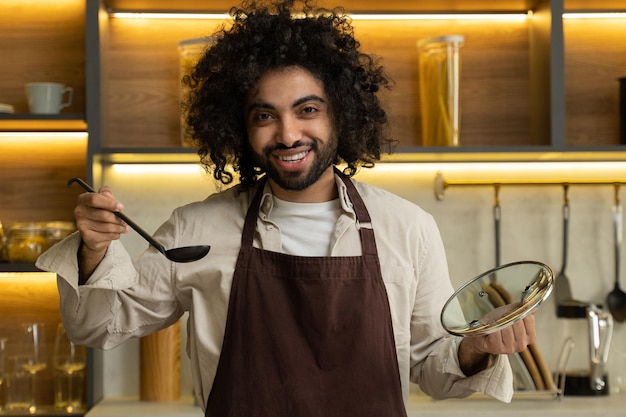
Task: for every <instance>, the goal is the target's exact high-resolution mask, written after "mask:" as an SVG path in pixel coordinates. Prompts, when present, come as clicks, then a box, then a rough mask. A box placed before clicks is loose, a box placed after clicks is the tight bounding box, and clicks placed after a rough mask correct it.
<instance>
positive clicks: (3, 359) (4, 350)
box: [0, 337, 7, 411]
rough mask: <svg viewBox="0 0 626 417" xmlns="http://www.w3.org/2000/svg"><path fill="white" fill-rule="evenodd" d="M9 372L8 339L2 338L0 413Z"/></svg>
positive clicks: (0, 353) (0, 341) (0, 351)
mask: <svg viewBox="0 0 626 417" xmlns="http://www.w3.org/2000/svg"><path fill="white" fill-rule="evenodd" d="M6 371H7V339H6V338H3V337H1V338H0V411H1V410H2V409H3V405H4V402H3V401H1V400H2V399H3V398H4V395H3V393H4V389H3V385H4V384H5V382H4V381H5V375H6Z"/></svg>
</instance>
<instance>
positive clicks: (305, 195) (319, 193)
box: [268, 166, 338, 203]
mask: <svg viewBox="0 0 626 417" xmlns="http://www.w3.org/2000/svg"><path fill="white" fill-rule="evenodd" d="M268 182H269V184H270V188H271V189H272V193H274V195H275V196H276V197H278V198H280V199H281V200H285V201H291V202H293V203H322V202H324V201H330V200H333V199H335V198H337V196H338V193H337V184H336V183H335V173H334V169H333V167H332V166H331V167H329V168H328V169H327V170H326V171H324V173H323V174H322V175H321V176H320V178H319V179H318V180H317V181H316V182H315V183H313V184H311V185H310V186H308V187H307V188H305V189H304V190H299V191H295V190H286V189H284V188H281V187H280V186H279V185H278V184H276V183H275V182H274V181H272V179H268Z"/></svg>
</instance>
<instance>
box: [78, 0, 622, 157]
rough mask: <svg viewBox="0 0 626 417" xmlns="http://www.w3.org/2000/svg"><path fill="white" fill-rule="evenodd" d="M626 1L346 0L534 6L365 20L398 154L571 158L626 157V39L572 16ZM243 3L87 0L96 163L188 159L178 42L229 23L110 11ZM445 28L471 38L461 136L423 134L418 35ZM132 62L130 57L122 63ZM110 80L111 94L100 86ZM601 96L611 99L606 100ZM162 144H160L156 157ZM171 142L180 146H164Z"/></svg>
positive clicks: (371, 5) (396, 8)
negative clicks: (432, 144) (382, 73)
mask: <svg viewBox="0 0 626 417" xmlns="http://www.w3.org/2000/svg"><path fill="white" fill-rule="evenodd" d="M622 3H623V2H618V1H604V0H603V1H593V2H587V1H582V0H579V1H568V0H552V1H549V2H543V1H515V0H510V1H506V0H502V1H482V2H476V1H471V0H467V1H420V2H406V1H400V0H392V1H389V2H384V4H381V3H380V2H376V1H373V0H368V1H356V0H347V1H343V2H341V3H340V4H342V5H343V6H344V7H345V9H346V10H347V11H348V12H349V13H353V14H358V13H391V14H399V13H400V14H416V13H417V14H419V13H421V14H432V13H443V14H446V13H468V14H474V13H527V12H529V11H531V12H532V13H529V15H528V18H527V19H526V20H522V21H515V22H513V21H497V20H496V21H493V20H478V21H473V20H458V19H446V18H445V16H443V18H442V19H439V20H401V21H395V20H394V21H392V20H358V21H357V20H356V19H355V21H354V26H355V31H356V36H357V37H358V38H359V39H360V40H361V44H362V49H363V50H364V51H366V52H371V53H374V54H375V55H377V56H379V57H381V58H382V59H383V63H384V65H385V67H386V69H387V71H388V73H389V74H390V75H391V77H392V78H393V79H394V81H395V87H394V89H393V90H392V91H391V92H390V93H387V95H385V96H384V100H385V102H386V103H388V112H389V116H390V120H391V126H392V136H393V137H394V138H395V139H397V141H398V147H397V149H396V152H397V156H395V157H392V159H394V160H413V161H420V160H429V159H433V158H434V159H443V160H447V159H452V160H457V159H463V158H466V159H467V160H469V161H472V160H483V159H488V157H485V156H484V155H485V154H489V155H499V157H500V158H501V159H502V160H507V159H512V160H518V159H519V156H517V155H518V154H524V155H527V156H530V157H531V158H534V157H536V156H537V155H539V156H544V157H545V156H546V155H555V154H558V155H561V156H560V157H561V158H563V159H565V160H569V159H575V160H584V159H585V158H590V159H594V158H596V157H594V156H590V152H596V151H602V154H603V155H604V156H605V157H607V158H609V159H611V160H615V159H620V160H621V159H623V157H624V153H623V151H624V149H623V147H622V146H621V144H620V143H619V138H618V136H619V135H618V128H617V127H618V109H617V93H618V88H617V85H612V84H613V83H614V80H615V79H616V78H617V77H618V76H619V75H620V72H621V71H624V73H625V74H623V75H626V58H624V56H626V54H625V53H624V52H626V42H624V41H623V37H620V36H618V34H617V33H615V30H613V31H612V32H611V31H610V29H607V30H606V33H604V32H603V33H604V36H600V37H590V38H589V39H587V41H586V43H585V44H584V45H583V46H579V45H578V44H579V42H578V41H579V38H585V37H586V36H587V32H588V31H585V30H584V28H583V29H582V30H581V29H580V28H579V27H581V26H584V23H580V22H581V21H578V20H566V21H564V19H562V15H563V13H564V12H566V11H568V12H581V11H587V12H600V11H617V12H623V11H625V10H626V6H625V5H624V4H622ZM232 4H233V3H232V2H228V1H226V0H218V1H213V2H211V3H210V4H209V5H207V3H206V2H200V1H194V0H185V1H183V2H179V3H177V4H176V7H175V10H172V6H171V4H170V3H168V2H166V1H160V0H144V1H140V0H135V1H120V0H109V1H106V0H90V1H88V4H87V5H88V7H87V20H88V22H89V24H88V30H87V38H88V40H87V42H88V44H93V45H95V46H96V47H94V48H90V49H89V50H88V53H90V52H89V51H91V54H92V55H90V56H88V62H91V63H92V67H91V70H89V68H88V72H87V78H88V84H89V85H95V86H97V88H98V89H99V90H97V91H95V94H92V98H93V100H90V101H88V109H89V111H88V114H89V115H90V117H91V120H88V124H89V126H90V129H89V131H90V143H89V152H88V153H89V158H90V161H89V165H90V166H91V165H92V163H93V162H96V163H104V164H106V163H109V162H110V161H112V160H119V159H120V154H123V153H125V152H128V153H130V154H132V155H133V161H135V162H137V163H141V162H142V161H144V160H146V161H152V162H154V161H164V163H168V162H167V161H168V159H169V160H174V161H178V160H180V159H181V158H179V156H180V155H181V154H184V155H185V158H183V159H184V160H187V159H186V158H187V156H188V155H189V153H188V151H183V152H182V153H181V151H180V147H181V145H180V122H179V118H178V112H179V107H178V102H179V91H178V88H179V85H178V52H177V44H178V42H179V41H180V40H183V39H189V38H193V37H199V36H206V35H208V34H210V33H211V32H212V31H213V30H214V29H215V28H216V27H217V26H218V25H219V24H220V23H221V21H219V20H195V19H191V20H185V21H184V23H185V24H184V25H182V24H181V20H180V19H128V20H127V19H117V18H114V17H111V13H112V12H113V11H118V12H119V11H126V12H148V11H149V12H157V13H164V12H177V11H178V12H183V11H184V12H192V13H194V12H213V13H225V12H226V11H227V10H228V9H229V8H230V7H231V6H232ZM321 4H322V5H327V6H334V5H335V3H334V2H328V1H323V2H321ZM591 21H593V19H591V20H588V21H587V22H591ZM609 21H611V22H612V23H611V25H613V26H611V25H609V27H613V28H614V26H615V25H618V26H619V25H621V27H624V26H625V25H626V19H622V20H619V19H614V20H603V22H605V23H606V22H609ZM587 24H590V23H587ZM595 24H596V25H598V23H597V21H596V23H595ZM603 24H604V23H603ZM442 33H460V34H463V35H464V36H465V39H466V42H465V45H464V47H463V49H462V51H461V56H462V79H461V89H462V91H461V113H462V116H461V147H459V148H425V147H422V146H421V116H420V109H419V91H418V73H417V68H418V65H417V48H416V47H415V45H416V42H417V40H419V39H422V38H426V37H430V36H435V35H440V34H442ZM157 34H158V35H159V36H157ZM607 39H608V41H607ZM601 57H607V60H606V61H602V60H601V59H600V58H601ZM121 62H124V65H119V64H120V63H121ZM598 62H599V63H598ZM595 63H597V64H595ZM594 65H595V67H596V68H598V67H601V71H599V72H600V75H601V76H599V77H596V79H595V80H593V81H592V82H589V81H588V79H589V67H592V68H593V67H594ZM591 72H593V70H591ZM102 91H107V94H100V93H101V92H102ZM598 102H601V103H603V104H604V105H602V106H598V105H597V103H598ZM581 114H584V115H585V117H584V118H583V117H580V115H581ZM581 126H593V128H592V129H595V130H593V132H590V131H589V129H587V128H586V127H585V128H584V129H583V128H582V127H581ZM594 132H595V134H594ZM142 149H145V151H143V150H142ZM155 149H158V150H159V151H158V152H157V153H158V154H160V155H161V157H159V158H156V159H155V152H154V151H155ZM168 153H171V154H172V155H174V156H173V157H171V156H168V157H165V155H167V154H168ZM144 154H145V155H144ZM531 155H532V156H531ZM94 157H95V159H94ZM552 157H553V156H550V158H552Z"/></svg>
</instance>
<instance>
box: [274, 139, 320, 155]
mask: <svg viewBox="0 0 626 417" xmlns="http://www.w3.org/2000/svg"><path fill="white" fill-rule="evenodd" d="M301 146H308V147H310V148H311V149H313V150H317V148H318V146H317V142H315V141H311V142H305V141H303V140H297V141H295V142H294V143H293V144H292V145H291V146H287V145H285V144H284V143H279V144H276V145H267V146H266V147H264V148H263V152H264V153H265V154H269V153H272V152H274V151H278V150H280V151H284V150H288V149H295V148H299V147H301Z"/></svg>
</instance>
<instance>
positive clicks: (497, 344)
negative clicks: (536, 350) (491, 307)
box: [484, 314, 536, 354]
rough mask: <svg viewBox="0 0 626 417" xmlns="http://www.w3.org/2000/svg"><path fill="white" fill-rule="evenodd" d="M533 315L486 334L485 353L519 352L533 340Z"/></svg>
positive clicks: (534, 333)
mask: <svg viewBox="0 0 626 417" xmlns="http://www.w3.org/2000/svg"><path fill="white" fill-rule="evenodd" d="M535 337H536V330H535V316H534V315H533V314H531V315H529V316H527V317H525V318H524V319H523V320H520V321H518V322H517V323H515V324H513V325H511V326H509V327H506V328H504V329H502V330H500V331H498V332H495V333H492V334H489V335H487V336H486V339H485V343H484V347H485V350H486V352H487V353H491V354H511V353H515V352H521V351H523V350H524V349H526V347H527V346H528V345H530V344H532V343H534V342H535Z"/></svg>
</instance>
